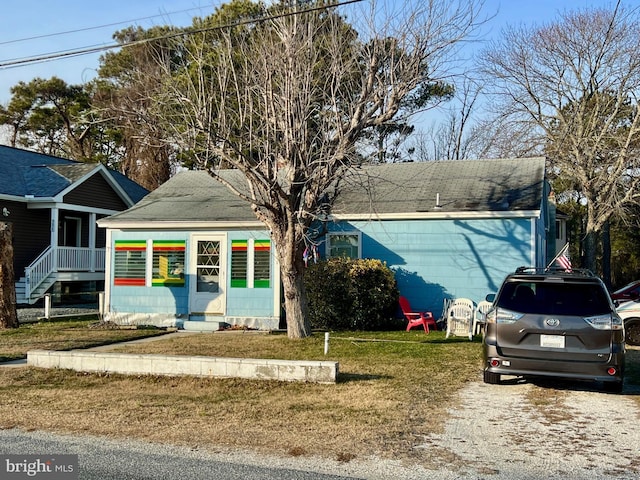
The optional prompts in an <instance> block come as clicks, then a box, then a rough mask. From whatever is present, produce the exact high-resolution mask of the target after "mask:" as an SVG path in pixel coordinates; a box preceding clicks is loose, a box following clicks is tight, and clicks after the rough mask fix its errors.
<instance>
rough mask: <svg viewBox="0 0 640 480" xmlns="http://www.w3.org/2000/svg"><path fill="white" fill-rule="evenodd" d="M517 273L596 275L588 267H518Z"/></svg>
mask: <svg viewBox="0 0 640 480" xmlns="http://www.w3.org/2000/svg"><path fill="white" fill-rule="evenodd" d="M516 273H520V274H531V275H540V274H545V273H555V274H560V275H580V276H583V277H595V275H594V274H593V272H592V271H591V270H589V269H586V268H572V269H571V270H567V269H564V268H561V267H553V266H552V267H546V268H544V267H524V266H523V267H518V268H517V269H516Z"/></svg>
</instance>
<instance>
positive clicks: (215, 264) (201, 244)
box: [196, 240, 220, 293]
mask: <svg viewBox="0 0 640 480" xmlns="http://www.w3.org/2000/svg"><path fill="white" fill-rule="evenodd" d="M197 262H198V264H197V266H196V276H197V283H196V290H197V291H198V292H209V293H215V292H218V291H219V290H220V242H218V241H213V240H200V241H198V254H197Z"/></svg>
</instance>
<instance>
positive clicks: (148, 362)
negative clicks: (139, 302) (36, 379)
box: [27, 350, 338, 383]
mask: <svg viewBox="0 0 640 480" xmlns="http://www.w3.org/2000/svg"><path fill="white" fill-rule="evenodd" d="M27 364H28V365H29V366H32V367H40V368H62V369H69V370H75V371H79V372H108V373H120V374H125V375H163V376H180V375H187V376H196V377H224V378H230V377H237V378H247V379H259V380H279V381H287V382H312V383H336V379H337V376H338V363H337V362H329V361H317V360H314V361H305V360H272V359H252V358H218V357H199V356H175V355H142V354H126V353H103V352H86V351H83V352H80V351H53V350H32V351H30V352H27Z"/></svg>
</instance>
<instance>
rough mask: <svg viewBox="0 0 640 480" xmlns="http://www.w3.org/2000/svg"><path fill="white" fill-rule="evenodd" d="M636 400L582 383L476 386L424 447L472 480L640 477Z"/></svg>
mask: <svg viewBox="0 0 640 480" xmlns="http://www.w3.org/2000/svg"><path fill="white" fill-rule="evenodd" d="M591 387H593V388H591ZM630 393H632V394H633V393H635V394H636V395H637V394H638V393H639V392H637V391H636V392H630ZM630 397H631V395H612V394H607V393H603V392H601V391H598V390H597V389H596V388H595V385H594V386H591V385H581V384H578V383H572V384H570V385H568V387H567V388H564V389H563V388H562V385H561V384H559V383H556V384H550V383H547V384H539V385H536V384H532V383H525V382H516V381H515V380H514V381H513V382H511V383H507V384H503V385H486V384H483V383H481V382H476V383H471V384H469V385H468V386H467V387H466V388H465V389H464V390H463V391H462V392H461V395H460V405H459V406H458V407H456V408H453V409H452V410H451V417H450V419H449V420H448V422H447V424H446V427H445V431H444V433H443V434H442V435H431V436H429V437H428V438H426V439H425V443H424V445H423V446H422V447H423V448H424V449H425V451H430V450H431V451H434V452H438V453H439V455H440V456H441V458H442V460H443V461H442V463H441V465H442V467H443V468H445V469H447V470H451V469H452V468H451V467H455V468H457V469H458V473H459V474H460V476H461V477H464V478H473V479H476V478H491V479H495V480H498V479H527V480H528V479H614V478H615V479H627V478H628V479H632V478H633V479H637V478H639V477H640V428H638V425H639V422H638V420H640V415H639V413H640V412H639V408H638V404H637V403H636V402H635V401H634V400H633V399H632V398H630ZM458 478H460V477H458Z"/></svg>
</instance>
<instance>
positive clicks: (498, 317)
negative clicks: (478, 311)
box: [487, 308, 524, 324]
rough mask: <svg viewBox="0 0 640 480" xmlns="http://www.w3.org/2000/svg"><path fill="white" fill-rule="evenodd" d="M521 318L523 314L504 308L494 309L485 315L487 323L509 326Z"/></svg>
mask: <svg viewBox="0 0 640 480" xmlns="http://www.w3.org/2000/svg"><path fill="white" fill-rule="evenodd" d="M523 316H524V314H523V313H519V312H514V311H512V310H506V309H504V308H494V309H493V310H491V311H490V312H489V313H488V314H487V323H506V324H511V323H515V322H517V321H518V320H520V319H521V318H522V317H523Z"/></svg>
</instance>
